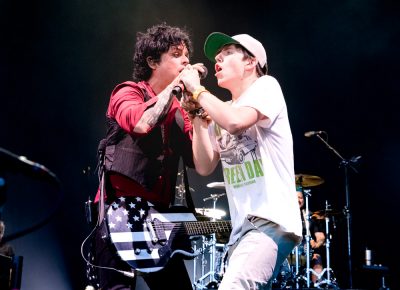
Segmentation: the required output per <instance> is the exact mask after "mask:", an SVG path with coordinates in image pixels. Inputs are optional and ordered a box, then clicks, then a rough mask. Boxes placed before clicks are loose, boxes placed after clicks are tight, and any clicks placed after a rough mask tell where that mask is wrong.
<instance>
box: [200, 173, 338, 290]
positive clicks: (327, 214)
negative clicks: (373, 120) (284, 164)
mask: <svg viewBox="0 0 400 290" xmlns="http://www.w3.org/2000/svg"><path fill="white" fill-rule="evenodd" d="M322 183H324V180H323V179H322V178H321V177H318V176H314V175H307V174H296V186H298V187H299V188H301V191H302V193H303V196H304V204H305V206H304V211H303V213H304V214H303V217H304V222H305V228H306V233H305V235H304V237H303V241H302V243H301V244H300V245H298V246H297V247H295V249H294V250H293V251H292V252H291V254H290V255H289V256H288V257H287V259H285V261H284V262H283V263H282V265H280V271H279V273H278V275H277V277H275V279H274V280H273V286H272V288H274V289H276V288H279V289H303V288H320V289H339V287H338V285H337V282H336V278H335V275H334V272H333V269H332V268H331V262H330V243H331V233H330V230H329V229H330V223H331V221H332V219H333V218H334V217H336V216H338V215H342V213H341V212H337V211H333V210H332V209H331V208H330V205H329V204H328V201H326V202H325V208H324V209H321V210H317V211H315V212H310V211H309V197H310V196H311V187H314V186H318V185H321V184H322ZM207 187H210V188H214V189H225V186H224V183H223V182H212V183H209V184H208V185H207ZM225 195H226V193H221V194H211V195H210V196H209V197H206V198H204V199H203V201H204V202H206V201H209V200H212V202H213V203H212V205H213V206H212V207H211V208H196V212H197V213H198V214H199V216H198V217H197V218H198V219H200V220H201V219H206V220H211V221H216V220H220V219H222V218H223V217H224V216H225V215H226V213H225V211H223V210H221V209H218V208H216V204H217V201H218V199H219V198H221V197H223V196H225ZM314 218H317V219H320V220H322V219H323V220H325V223H324V232H325V243H324V245H325V260H324V261H323V265H324V266H325V268H323V269H322V271H320V272H318V273H317V272H316V271H315V270H314V269H313V268H312V267H311V257H312V252H313V251H312V249H311V245H310V241H311V239H312V235H311V234H312V233H311V232H310V222H311V219H314ZM227 241H228V239H227V237H222V238H221V237H220V236H218V234H211V235H208V236H198V237H194V238H193V239H192V245H193V249H194V250H199V252H200V255H198V256H197V257H196V258H195V259H194V260H193V285H194V289H196V290H197V289H218V286H219V284H220V282H221V280H222V278H223V275H224V270H225V267H226V262H225V261H224V260H225V256H226V251H227V246H226V243H227ZM312 275H313V276H314V277H316V279H313V280H315V281H314V282H312V279H311V276H312Z"/></svg>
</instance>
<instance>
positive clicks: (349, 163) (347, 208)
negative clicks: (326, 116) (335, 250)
mask: <svg viewBox="0 0 400 290" xmlns="http://www.w3.org/2000/svg"><path fill="white" fill-rule="evenodd" d="M315 136H317V137H318V139H320V140H321V141H322V142H323V143H324V144H325V145H326V146H327V147H328V148H329V149H330V150H332V151H333V153H335V154H336V155H337V156H338V157H339V158H340V160H341V161H340V166H341V167H343V168H344V179H345V180H344V181H345V183H344V185H345V193H346V205H345V207H344V210H343V212H344V214H345V215H346V222H347V255H348V267H349V269H348V270H349V275H348V276H349V288H350V289H353V273H352V272H353V271H352V270H353V266H352V254H351V222H352V221H351V212H350V191H349V178H348V168H349V167H350V168H351V169H353V171H354V172H355V173H358V171H357V170H356V169H355V168H354V166H352V163H353V164H356V163H357V162H358V160H359V159H360V158H361V156H357V157H352V158H350V160H347V159H345V158H343V157H342V156H341V155H340V154H339V152H338V151H337V150H335V149H334V148H333V147H332V146H331V145H329V144H328V142H326V140H324V139H323V138H322V137H321V136H320V135H319V133H316V134H315Z"/></svg>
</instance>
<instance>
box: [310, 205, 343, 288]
mask: <svg viewBox="0 0 400 290" xmlns="http://www.w3.org/2000/svg"><path fill="white" fill-rule="evenodd" d="M329 207H330V205H329V204H328V201H325V250H326V267H325V268H324V269H323V270H322V271H321V273H319V274H316V275H317V278H318V280H317V281H319V280H320V279H321V277H323V276H324V274H325V272H326V279H325V280H322V281H320V282H316V283H315V284H314V287H316V288H319V286H320V285H325V286H328V287H329V286H334V287H337V284H336V281H335V279H334V278H333V277H331V273H333V270H332V268H331V264H330V263H331V262H330V244H331V237H330V235H331V234H330V232H329V221H330V220H329V214H328V213H329V210H330V208H329Z"/></svg>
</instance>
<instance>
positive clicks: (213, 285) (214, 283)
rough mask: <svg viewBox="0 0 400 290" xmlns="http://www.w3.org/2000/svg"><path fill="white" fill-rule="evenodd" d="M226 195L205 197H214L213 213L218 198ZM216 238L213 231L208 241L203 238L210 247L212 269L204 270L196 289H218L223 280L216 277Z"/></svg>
mask: <svg viewBox="0 0 400 290" xmlns="http://www.w3.org/2000/svg"><path fill="white" fill-rule="evenodd" d="M224 195H225V193H223V194H211V195H210V197H206V198H204V199H203V201H207V200H209V199H212V200H213V213H215V209H216V205H217V200H218V198H220V197H221V196H224ZM211 221H213V222H215V221H216V217H215V215H213V216H212V219H211ZM216 240H217V239H216V235H215V233H212V234H211V235H210V239H209V240H208V241H205V240H204V239H203V241H205V242H204V244H205V247H209V254H210V256H209V257H210V269H209V271H208V273H205V274H203V271H202V274H203V275H202V276H201V277H200V278H199V279H198V280H197V281H196V282H195V286H196V289H218V284H219V282H221V281H218V280H217V279H216V277H217V273H216V271H215V256H216ZM203 251H204V248H203ZM203 253H204V252H203ZM202 264H203V263H202ZM203 266H204V265H203ZM203 269H204V268H203ZM207 278H209V280H208V283H207V284H206V285H204V280H206V279H207Z"/></svg>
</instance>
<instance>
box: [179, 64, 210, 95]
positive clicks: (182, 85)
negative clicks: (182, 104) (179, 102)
mask: <svg viewBox="0 0 400 290" xmlns="http://www.w3.org/2000/svg"><path fill="white" fill-rule="evenodd" d="M194 71H197V74H196V73H194ZM207 74H208V70H207V68H206V67H205V66H204V65H203V64H202V63H196V64H194V65H190V64H189V65H187V66H186V68H185V69H184V70H183V71H182V72H181V74H180V78H181V81H180V82H179V84H178V85H176V86H175V87H174V88H173V89H172V93H173V94H174V95H178V94H181V93H182V92H185V91H190V92H191V90H187V89H186V85H189V84H191V85H193V83H197V84H198V86H200V80H202V79H205V78H206V76H207ZM188 75H189V77H191V79H189V77H187V78H185V79H186V82H184V81H183V78H184V77H185V76H188ZM196 78H197V80H196Z"/></svg>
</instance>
